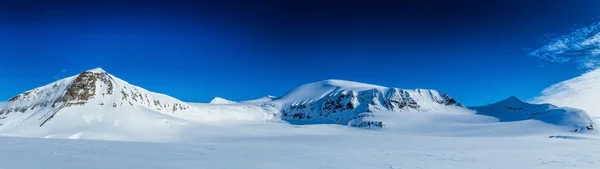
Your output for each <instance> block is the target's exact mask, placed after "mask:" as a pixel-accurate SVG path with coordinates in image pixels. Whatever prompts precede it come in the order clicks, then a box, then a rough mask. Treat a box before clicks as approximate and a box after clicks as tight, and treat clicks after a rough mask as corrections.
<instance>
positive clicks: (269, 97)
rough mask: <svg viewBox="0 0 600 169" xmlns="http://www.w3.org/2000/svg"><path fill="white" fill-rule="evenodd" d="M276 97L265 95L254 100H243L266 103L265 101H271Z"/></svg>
mask: <svg viewBox="0 0 600 169" xmlns="http://www.w3.org/2000/svg"><path fill="white" fill-rule="evenodd" d="M275 99H277V97H275V96H271V95H268V96H265V97H262V98H259V99H254V100H247V101H243V102H244V103H266V102H271V101H273V100H275Z"/></svg>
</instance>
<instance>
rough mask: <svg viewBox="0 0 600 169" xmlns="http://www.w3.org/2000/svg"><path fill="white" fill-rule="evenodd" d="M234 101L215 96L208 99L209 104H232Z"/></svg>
mask: <svg viewBox="0 0 600 169" xmlns="http://www.w3.org/2000/svg"><path fill="white" fill-rule="evenodd" d="M234 103H236V102H234V101H231V100H227V99H224V98H220V97H215V98H214V99H212V100H211V101H210V103H209V104H234Z"/></svg>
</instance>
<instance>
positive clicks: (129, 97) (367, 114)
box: [0, 68, 596, 138]
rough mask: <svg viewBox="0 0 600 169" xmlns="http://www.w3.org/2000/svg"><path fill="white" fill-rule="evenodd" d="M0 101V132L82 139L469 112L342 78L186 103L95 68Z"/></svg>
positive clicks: (504, 109) (428, 93) (530, 107)
mask: <svg viewBox="0 0 600 169" xmlns="http://www.w3.org/2000/svg"><path fill="white" fill-rule="evenodd" d="M2 107H3V108H2ZM2 107H0V108H2V109H0V133H11V134H15V135H25V136H34V137H58V138H79V137H86V135H90V136H87V137H86V138H90V137H92V136H97V137H119V136H123V135H136V137H148V138H153V137H155V135H160V134H161V133H172V132H180V131H181V130H182V128H185V126H190V125H196V124H215V123H219V124H227V123H231V122H265V121H271V122H277V121H281V122H287V123H291V124H340V125H348V126H352V127H359V128H385V127H386V124H387V123H388V122H394V121H393V120H394V118H387V117H389V116H390V115H392V116H393V115H395V114H402V113H411V114H414V115H418V114H423V115H426V114H427V113H429V112H463V111H464V112H468V111H470V110H469V108H467V107H464V106H463V105H462V104H461V103H459V102H458V101H457V100H455V99H454V98H452V97H451V96H449V95H448V94H445V93H442V92H439V91H436V90H429V89H414V90H409V89H400V88H390V87H383V86H377V85H371V84H365V83H359V82H351V81H344V80H324V81H319V82H314V83H309V84H305V85H301V86H299V87H297V88H295V89H293V90H291V91H290V92H288V93H286V94H285V95H283V96H281V97H274V96H266V97H263V98H259V99H255V100H249V101H241V102H233V101H229V100H226V99H223V98H219V97H216V98H215V99H213V101H211V102H210V103H186V102H183V101H180V100H178V99H176V98H173V97H170V96H167V95H164V94H160V93H155V92H151V91H148V90H145V89H143V88H141V87H138V86H134V85H132V84H129V83H128V82H126V81H124V80H121V79H119V78H117V77H115V76H113V75H111V74H109V73H107V72H106V71H104V70H102V69H100V68H97V69H92V70H88V71H84V72H82V73H80V74H78V75H75V76H72V77H68V78H65V79H61V80H58V81H56V82H53V83H50V84H47V85H45V86H42V87H39V88H35V89H32V90H29V91H26V92H24V93H21V94H19V95H17V96H15V97H13V98H11V99H9V101H8V102H7V103H6V105H4V106H2ZM472 109H473V110H476V111H477V113H478V114H481V115H486V116H491V117H494V118H497V119H498V121H499V122H505V121H519V120H537V121H541V122H544V123H547V124H551V125H556V126H562V127H563V128H565V129H566V130H568V131H588V130H595V128H596V126H595V124H594V123H593V121H592V120H590V118H589V117H588V116H587V114H586V113H585V112H584V111H582V110H578V109H571V108H560V107H557V106H553V105H549V104H544V105H534V104H529V103H525V102H522V101H520V100H518V99H516V98H510V99H507V100H505V101H501V102H499V103H495V104H492V105H489V106H484V107H475V108H472ZM464 115H466V116H471V115H470V114H469V113H467V114H464ZM423 117H426V116H423ZM92 138H93V137H92Z"/></svg>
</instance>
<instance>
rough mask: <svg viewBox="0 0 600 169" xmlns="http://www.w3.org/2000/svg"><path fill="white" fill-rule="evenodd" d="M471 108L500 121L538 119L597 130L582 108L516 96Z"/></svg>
mask: <svg viewBox="0 0 600 169" xmlns="http://www.w3.org/2000/svg"><path fill="white" fill-rule="evenodd" d="M472 109H474V110H476V111H477V113H478V114H481V115H487V116H492V117H495V118H498V120H500V121H501V122H510V121H520V120H538V121H541V122H544V123H549V124H553V125H557V126H561V127H563V128H565V129H566V130H570V131H573V132H588V131H597V126H596V124H595V123H594V121H593V120H592V119H591V118H590V117H589V116H588V114H587V113H586V112H585V111H583V110H580V109H575V108H568V107H557V106H554V105H551V104H530V103H526V102H523V101H521V100H520V99H518V98H516V97H510V98H508V99H505V100H502V101H500V102H497V103H494V104H490V105H487V106H480V107H472Z"/></svg>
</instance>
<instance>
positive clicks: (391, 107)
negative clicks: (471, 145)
mask: <svg viewBox="0 0 600 169" xmlns="http://www.w3.org/2000/svg"><path fill="white" fill-rule="evenodd" d="M272 103H273V104H274V105H275V106H276V107H280V108H281V115H280V116H281V118H282V119H283V120H285V121H288V122H291V123H296V124H306V123H331V124H343V125H350V126H353V127H366V128H371V127H375V128H380V127H383V126H384V124H383V122H382V121H370V120H365V119H367V118H366V117H371V116H374V115H376V114H377V113H381V112H408V111H434V110H444V109H446V108H448V107H462V105H461V104H460V103H458V102H457V101H456V100H454V99H453V98H452V97H450V96H448V95H447V94H444V93H441V92H438V91H435V90H425V89H416V90H404V89H399V88H387V87H382V86H377V85H371V84H364V83H358V82H351V81H344V80H325V81H320V82H315V83H310V84H306V85H302V86H300V87H298V88H296V89H294V90H292V91H290V92H289V93H287V94H286V95H285V96H283V97H281V98H280V99H277V100H275V101H273V102H272Z"/></svg>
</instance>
